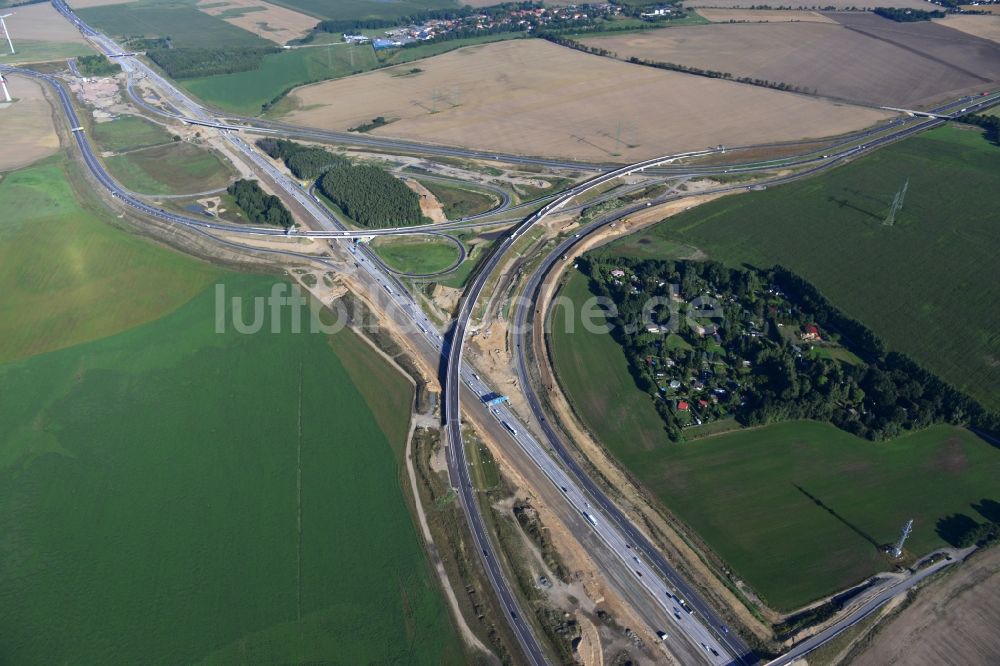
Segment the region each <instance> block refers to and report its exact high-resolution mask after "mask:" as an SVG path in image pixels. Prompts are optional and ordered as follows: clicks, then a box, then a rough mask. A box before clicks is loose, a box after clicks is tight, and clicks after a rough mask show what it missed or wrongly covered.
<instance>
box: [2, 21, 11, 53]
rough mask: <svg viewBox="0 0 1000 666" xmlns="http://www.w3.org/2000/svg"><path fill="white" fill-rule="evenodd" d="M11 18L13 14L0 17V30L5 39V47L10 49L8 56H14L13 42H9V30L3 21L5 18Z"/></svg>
mask: <svg viewBox="0 0 1000 666" xmlns="http://www.w3.org/2000/svg"><path fill="white" fill-rule="evenodd" d="M10 16H13V14H4V15H2V16H0V28H3V34H4V36H5V37H7V46H9V47H10V54H11V55H14V42H12V41H10V30H8V29H7V22H6V21H4V19H5V18H8V17H10Z"/></svg>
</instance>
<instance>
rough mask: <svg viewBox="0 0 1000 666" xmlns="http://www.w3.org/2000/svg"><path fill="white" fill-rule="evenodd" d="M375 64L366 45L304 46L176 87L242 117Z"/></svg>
mask: <svg viewBox="0 0 1000 666" xmlns="http://www.w3.org/2000/svg"><path fill="white" fill-rule="evenodd" d="M377 64H378V62H377V60H376V59H375V51H374V50H373V49H372V47H371V46H370V45H366V46H347V45H343V44H340V45H332V46H319V47H307V48H299V49H291V50H287V51H282V52H281V53H272V54H269V55H266V56H264V61H263V63H262V64H261V66H260V67H259V68H258V69H255V70H251V71H248V72H237V73H235V74H220V75H217V76H203V77H200V78H196V79H185V80H183V81H180V82H179V84H180V85H181V87H183V88H184V89H185V90H187V91H188V92H190V93H191V94H193V95H195V96H197V97H198V98H200V99H201V100H202V101H204V102H205V103H206V104H209V105H211V106H214V107H217V108H219V109H223V110H225V111H231V112H233V113H240V114H246V115H256V114H259V113H260V112H261V107H263V105H265V104H267V103H268V102H271V101H272V100H274V99H275V98H276V97H278V96H279V95H281V94H282V93H284V92H285V91H287V90H289V89H290V88H293V87H295V86H298V85H302V84H305V83H311V82H314V81H323V80H326V79H335V78H339V77H341V76H347V75H349V74H353V73H355V72H365V71H368V70H369V69H372V68H374V67H375V66H376V65H377Z"/></svg>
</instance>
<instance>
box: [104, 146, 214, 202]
mask: <svg viewBox="0 0 1000 666" xmlns="http://www.w3.org/2000/svg"><path fill="white" fill-rule="evenodd" d="M105 163H106V164H107V167H108V171H109V172H111V175H112V176H114V177H115V179H116V180H117V181H118V182H119V183H121V184H122V185H123V186H124V187H125V188H126V189H129V190H132V191H133V192H138V193H140V194H186V193H195V192H207V191H209V190H212V189H215V188H219V187H225V186H226V185H227V184H228V183H229V181H230V179H231V177H232V171H231V170H230V169H229V168H228V167H227V166H226V165H225V164H224V163H223V162H222V160H221V159H219V158H218V157H217V156H216V155H215V153H213V152H210V151H208V150H205V149H202V148H199V147H197V146H194V145H192V144H190V143H184V142H181V143H169V144H165V145H162V146H154V147H152V148H144V149H142V150H136V151H133V152H130V153H124V154H121V155H114V156H112V157H109V158H107V159H106V160H105Z"/></svg>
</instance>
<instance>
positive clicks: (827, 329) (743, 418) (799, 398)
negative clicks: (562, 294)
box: [580, 255, 1000, 440]
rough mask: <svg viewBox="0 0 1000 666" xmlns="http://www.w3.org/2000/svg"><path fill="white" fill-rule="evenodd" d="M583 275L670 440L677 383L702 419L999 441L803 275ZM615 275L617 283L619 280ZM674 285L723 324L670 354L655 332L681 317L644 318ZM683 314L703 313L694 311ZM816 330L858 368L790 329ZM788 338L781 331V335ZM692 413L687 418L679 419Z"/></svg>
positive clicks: (998, 423) (676, 424) (604, 267)
mask: <svg viewBox="0 0 1000 666" xmlns="http://www.w3.org/2000/svg"><path fill="white" fill-rule="evenodd" d="M580 265H581V267H582V269H583V271H584V272H585V273H586V274H587V275H588V276H589V277H590V281H591V288H592V290H593V291H594V293H596V294H598V295H600V296H605V297H607V298H609V299H611V300H612V301H613V302H614V303H615V306H616V312H613V313H611V314H612V315H613V316H611V317H610V322H611V323H612V325H613V328H612V336H613V337H614V338H615V340H616V341H617V342H618V343H619V344H621V345H622V347H623V349H624V351H625V355H626V358H627V359H628V363H629V370H630V372H631V374H632V376H633V379H634V380H635V382H636V385H637V386H638V388H639V389H640V390H642V391H644V392H647V393H650V394H651V395H652V396H653V398H654V404H655V406H656V409H657V412H658V413H659V414H660V416H661V418H662V419H663V420H664V424H665V430H666V432H667V434H668V436H669V437H670V438H671V439H673V440H680V439H682V433H681V428H682V426H683V424H684V420H683V419H682V418H681V416H682V415H681V414H680V411H682V410H681V409H680V406H679V401H675V400H673V399H671V396H672V392H671V391H670V390H668V389H667V388H666V387H665V386H664V384H665V383H666V382H667V381H669V380H670V379H677V380H679V381H680V382H682V385H683V386H684V388H685V389H687V388H688V387H696V386H700V387H699V388H696V389H692V390H696V391H698V393H689V394H688V396H689V397H691V396H705V397H712V402H711V403H709V402H708V401H707V400H703V402H704V403H706V404H705V405H703V406H702V409H703V410H705V413H711V412H713V411H714V412H715V413H716V414H717V415H719V416H722V415H723V413H724V412H727V411H728V413H729V414H731V415H732V416H735V418H736V419H737V420H738V421H739V422H740V423H741V424H742V425H745V426H756V425H765V424H768V423H773V422H777V421H782V420H790V419H814V420H819V421H827V422H830V423H832V424H834V425H836V426H837V427H838V428H841V429H842V430H846V431H847V432H850V433H852V434H854V435H857V436H859V437H865V438H867V439H870V440H885V439H890V438H893V437H896V436H898V435H901V434H903V433H904V432H906V431H912V430H919V429H922V428H925V427H927V426H929V425H931V424H934V423H951V424H954V425H958V426H970V427H973V428H978V429H982V430H985V431H988V432H1000V416H998V415H997V414H996V413H995V412H991V411H989V410H987V409H986V408H985V407H984V406H983V405H982V404H981V403H979V402H978V401H976V400H975V399H973V398H971V397H970V396H968V395H966V394H965V393H963V392H961V391H959V390H958V389H956V388H954V387H953V386H951V385H949V384H947V383H946V382H944V381H943V380H941V379H940V378H939V377H937V376H936V375H934V374H933V373H931V372H930V371H928V370H926V369H925V368H923V367H922V366H920V365H919V364H917V363H916V362H915V361H913V359H911V358H909V357H908V356H906V355H904V354H901V353H898V352H894V351H886V346H885V344H884V343H883V342H882V341H881V339H879V338H878V337H877V336H876V335H875V334H874V333H873V332H872V331H870V330H869V329H868V328H867V327H865V326H864V325H863V324H861V323H860V322H857V321H856V320H853V319H851V318H850V317H848V316H847V315H845V314H843V313H842V312H840V311H839V310H837V309H836V308H835V307H833V305H832V304H830V303H829V301H827V300H826V299H825V298H824V297H823V296H822V294H820V292H819V291H818V290H817V289H816V288H815V287H814V286H813V285H811V284H810V283H809V282H807V281H806V280H804V279H803V278H802V277H800V276H798V275H796V274H794V273H792V272H791V271H789V270H788V269H786V268H784V267H781V266H776V267H774V268H771V269H768V270H761V269H756V268H741V269H731V268H728V267H726V266H724V265H722V264H719V263H717V262H692V261H679V262H673V261H656V260H637V259H631V258H622V257H614V258H606V257H600V256H591V255H586V256H584V257H583V258H582V259H581V261H580ZM616 269H617V270H620V271H624V272H625V273H626V276H627V277H622V276H621V275H620V274H619V275H617V276H612V274H611V271H612V270H616ZM671 284H674V285H679V287H680V295H681V296H682V297H683V298H686V299H688V300H690V299H692V298H693V297H695V296H698V295H701V294H705V293H708V294H713V295H714V296H715V297H717V300H718V301H719V303H720V304H721V308H722V312H721V314H722V315H723V316H722V317H721V319H719V320H718V321H715V323H713V324H711V325H707V326H705V327H704V329H705V330H701V331H699V332H697V333H696V334H692V333H691V331H689V330H688V329H687V328H686V327H684V326H683V325H682V326H681V327H674V328H673V329H671V330H672V331H674V332H673V333H671V335H679V336H680V337H681V338H683V339H684V341H685V343H686V344H684V345H683V346H682V345H673V348H668V345H667V344H666V340H667V338H666V336H665V335H663V334H661V333H659V332H652V331H650V330H649V327H648V326H647V324H648V323H649V318H650V317H652V321H653V323H654V326H653V328H656V325H658V324H661V323H665V322H666V321H668V320H669V318H670V316H673V315H674V314H676V313H671V312H669V309H667V308H665V307H664V306H658V307H656V308H654V309H653V310H652V311H651V312H649V311H646V310H645V309H644V308H646V307H647V304H648V303H649V302H650V301H649V298H650V297H651V296H660V297H668V296H670V292H669V291H668V289H669V286H668V285H671ZM682 300H683V299H682ZM677 307H678V308H680V309H681V310H682V311H684V312H690V313H694V314H697V311H696V310H692V309H691V308H692V306H691V305H689V304H683V305H681V304H678V305H677ZM807 324H812V325H816V326H818V327H819V328H820V329H821V330H822V331H823V337H824V338H826V339H827V340H831V341H833V340H835V341H836V342H837V346H842V347H844V348H846V349H848V350H850V351H851V352H852V353H854V354H855V355H856V356H857V357H858V359H859V361H860V362H858V363H850V362H841V361H837V360H833V359H831V358H825V357H823V356H822V355H819V354H812V353H807V352H808V351H809V350H807V349H803V347H808V345H807V344H804V343H798V344H797V340H796V339H795V338H794V337H791V336H789V335H788V334H787V331H788V330H794V329H797V328H799V327H804V326H805V325H807ZM783 328H785V331H784V332H783V330H782V329H783ZM683 411H686V410H683Z"/></svg>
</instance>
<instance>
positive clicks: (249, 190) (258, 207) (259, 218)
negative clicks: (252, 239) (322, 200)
mask: <svg viewBox="0 0 1000 666" xmlns="http://www.w3.org/2000/svg"><path fill="white" fill-rule="evenodd" d="M226 191H227V192H229V194H231V195H232V196H233V199H234V200H235V201H236V205H237V206H239V207H240V209H241V210H242V211H243V212H244V214H246V216H247V219H248V220H249V221H250V222H253V223H254V224H269V225H272V226H276V227H284V228H285V229H288V228H290V227H291V226H292V225H293V224H294V223H295V222H294V220H292V214H291V213H290V212H288V209H287V208H285V204H283V203H281V199H279V198H278V197H276V196H274V195H273V194H268V193H267V192H265V191H264V190H262V189H261V187H260V183H258V182H257V181H256V180H245V179H240V180H237V181H236V182H235V183H233V184H232V185H230V186H229V187H228V188H227V189H226Z"/></svg>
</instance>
